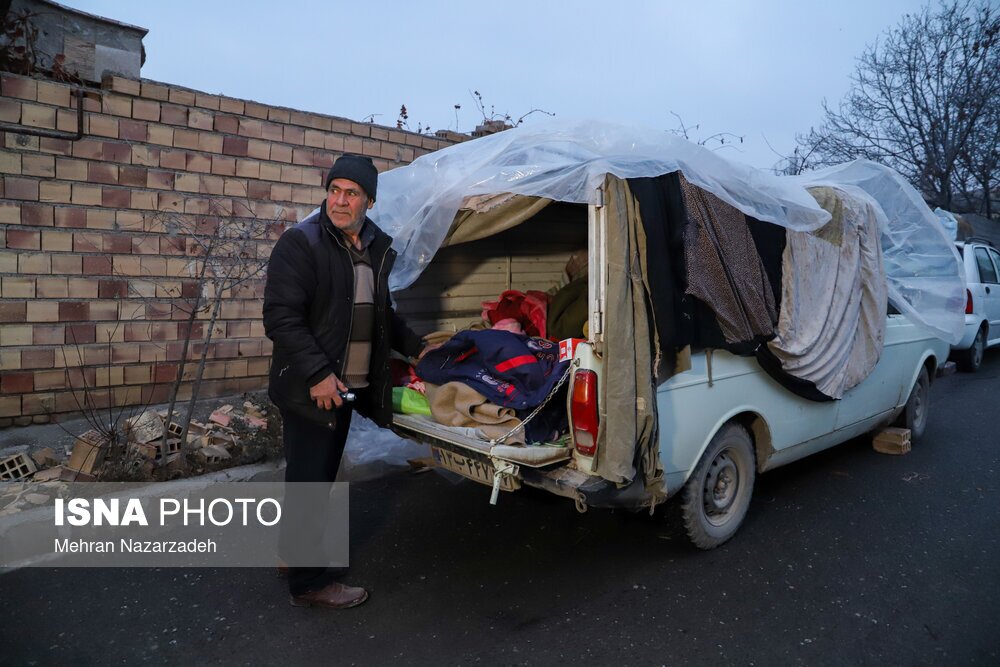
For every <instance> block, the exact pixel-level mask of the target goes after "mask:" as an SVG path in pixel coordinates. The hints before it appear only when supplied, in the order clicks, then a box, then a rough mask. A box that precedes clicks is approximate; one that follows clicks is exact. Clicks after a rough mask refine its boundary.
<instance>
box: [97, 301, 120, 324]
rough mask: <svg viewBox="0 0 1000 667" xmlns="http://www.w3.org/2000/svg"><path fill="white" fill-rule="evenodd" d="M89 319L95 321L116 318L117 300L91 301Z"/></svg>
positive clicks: (115, 319)
mask: <svg viewBox="0 0 1000 667" xmlns="http://www.w3.org/2000/svg"><path fill="white" fill-rule="evenodd" d="M90 319H91V320H93V321H95V322H107V321H117V320H118V301H92V302H91V303H90Z"/></svg>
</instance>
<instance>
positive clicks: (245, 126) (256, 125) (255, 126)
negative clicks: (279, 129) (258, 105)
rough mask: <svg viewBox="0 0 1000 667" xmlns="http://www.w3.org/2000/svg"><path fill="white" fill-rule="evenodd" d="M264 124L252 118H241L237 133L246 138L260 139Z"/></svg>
mask: <svg viewBox="0 0 1000 667" xmlns="http://www.w3.org/2000/svg"><path fill="white" fill-rule="evenodd" d="M262 127H263V123H261V121H259V120H254V119H252V118H240V125H239V129H238V131H237V133H238V134H239V135H241V136H244V137H251V138H253V139H260V138H261V132H262Z"/></svg>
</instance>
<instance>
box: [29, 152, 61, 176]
mask: <svg viewBox="0 0 1000 667" xmlns="http://www.w3.org/2000/svg"><path fill="white" fill-rule="evenodd" d="M22 165H23V166H22V173H23V174H24V175H25V176H40V177H43V178H52V177H54V176H55V175H56V167H55V165H56V161H55V158H54V157H53V156H51V155H25V156H24V158H23V159H22Z"/></svg>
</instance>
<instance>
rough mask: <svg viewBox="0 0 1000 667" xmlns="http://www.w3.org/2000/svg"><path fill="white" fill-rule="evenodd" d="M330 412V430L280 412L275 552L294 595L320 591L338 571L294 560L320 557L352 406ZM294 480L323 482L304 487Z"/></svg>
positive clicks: (331, 580) (289, 413) (285, 411)
mask: <svg viewBox="0 0 1000 667" xmlns="http://www.w3.org/2000/svg"><path fill="white" fill-rule="evenodd" d="M331 412H333V413H334V414H335V415H336V427H335V428H334V429H332V430H331V429H330V428H328V427H326V426H323V425H321V424H318V423H316V422H313V421H309V420H307V419H304V418H302V417H300V416H298V415H296V414H294V413H292V412H290V411H288V410H281V418H282V420H283V422H284V428H283V429H282V436H283V440H284V445H285V464H286V467H285V482H286V487H285V503H284V507H283V509H282V515H283V519H282V522H281V538H280V540H281V544H280V547H279V555H281V557H282V558H283V559H284V560H286V561H287V562H288V563H289V566H290V567H289V569H288V589H289V591H290V592H291V594H292V595H302V594H304V593H308V592H309V591H315V590H319V589H321V588H323V587H324V586H326V585H328V584H330V583H332V582H333V580H334V578H335V577H336V576H337V574H338V570H334V569H331V568H328V567H297V566H296V562H297V561H299V562H301V561H300V559H301V558H302V557H303V556H304V557H305V558H307V559H308V561H310V564H312V563H315V562H316V559H317V558H322V557H323V536H324V532H325V529H326V522H327V513H328V512H327V508H328V507H329V491H330V489H331V485H332V483H333V482H334V481H335V480H336V479H337V470H338V469H339V468H340V459H341V457H342V456H343V454H344V445H345V443H346V442H347V434H348V432H349V431H350V428H351V415H352V414H353V410H352V408H351V407H350V406H349V405H347V404H344V405H343V406H342V407H340V408H335V409H334V410H333V411H331ZM288 482H292V484H288ZM294 482H324V483H325V484H308V485H304V484H294ZM344 537H345V539H346V536H344ZM339 572H343V570H342V569H341V570H339Z"/></svg>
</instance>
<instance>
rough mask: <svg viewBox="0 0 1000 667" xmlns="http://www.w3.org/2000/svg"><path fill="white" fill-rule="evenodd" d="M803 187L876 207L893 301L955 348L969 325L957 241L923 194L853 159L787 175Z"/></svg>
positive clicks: (876, 167)
mask: <svg viewBox="0 0 1000 667" xmlns="http://www.w3.org/2000/svg"><path fill="white" fill-rule="evenodd" d="M789 180H790V181H793V182H797V183H800V184H802V185H803V186H810V185H834V186H837V187H841V188H843V189H845V190H847V191H849V192H851V193H852V194H854V196H857V197H860V196H862V194H864V195H867V196H868V197H870V198H871V200H873V201H874V203H875V204H876V205H877V206H878V208H879V210H880V211H881V213H882V215H879V216H877V217H878V222H879V228H880V230H881V232H882V255H883V258H884V261H885V272H886V279H887V282H888V287H889V301H890V302H891V303H892V305H894V306H895V307H896V308H897V309H898V310H899V312H901V313H903V314H904V315H906V316H907V317H908V318H909V319H910V320H911V321H913V322H916V323H917V324H920V325H922V326H924V327H925V328H926V329H928V330H929V331H930V332H931V333H933V334H934V335H936V336H938V337H940V338H943V339H945V340H947V341H948V342H949V343H951V344H955V343H957V342H958V341H959V340H961V338H962V332H963V329H964V326H965V276H964V274H963V272H962V265H961V258H960V257H959V255H958V250H956V248H955V243H954V240H953V239H951V238H948V232H947V231H946V230H945V228H944V226H943V225H942V224H941V221H940V220H939V219H938V218H937V216H935V215H934V213H933V212H932V211H931V210H930V208H928V207H927V204H925V203H924V200H923V198H922V197H921V196H920V194H919V193H918V192H917V191H916V189H914V188H913V186H912V185H910V184H909V183H908V182H906V180H905V179H904V178H903V177H902V176H900V175H899V174H898V173H896V172H895V171H893V170H892V169H890V168H888V167H886V166H883V165H881V164H878V163H876V162H870V161H868V160H855V161H854V162H847V163H845V164H841V165H837V166H834V167H828V168H826V169H821V170H818V171H813V172H808V173H806V174H802V175H801V176H794V177H789Z"/></svg>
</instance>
